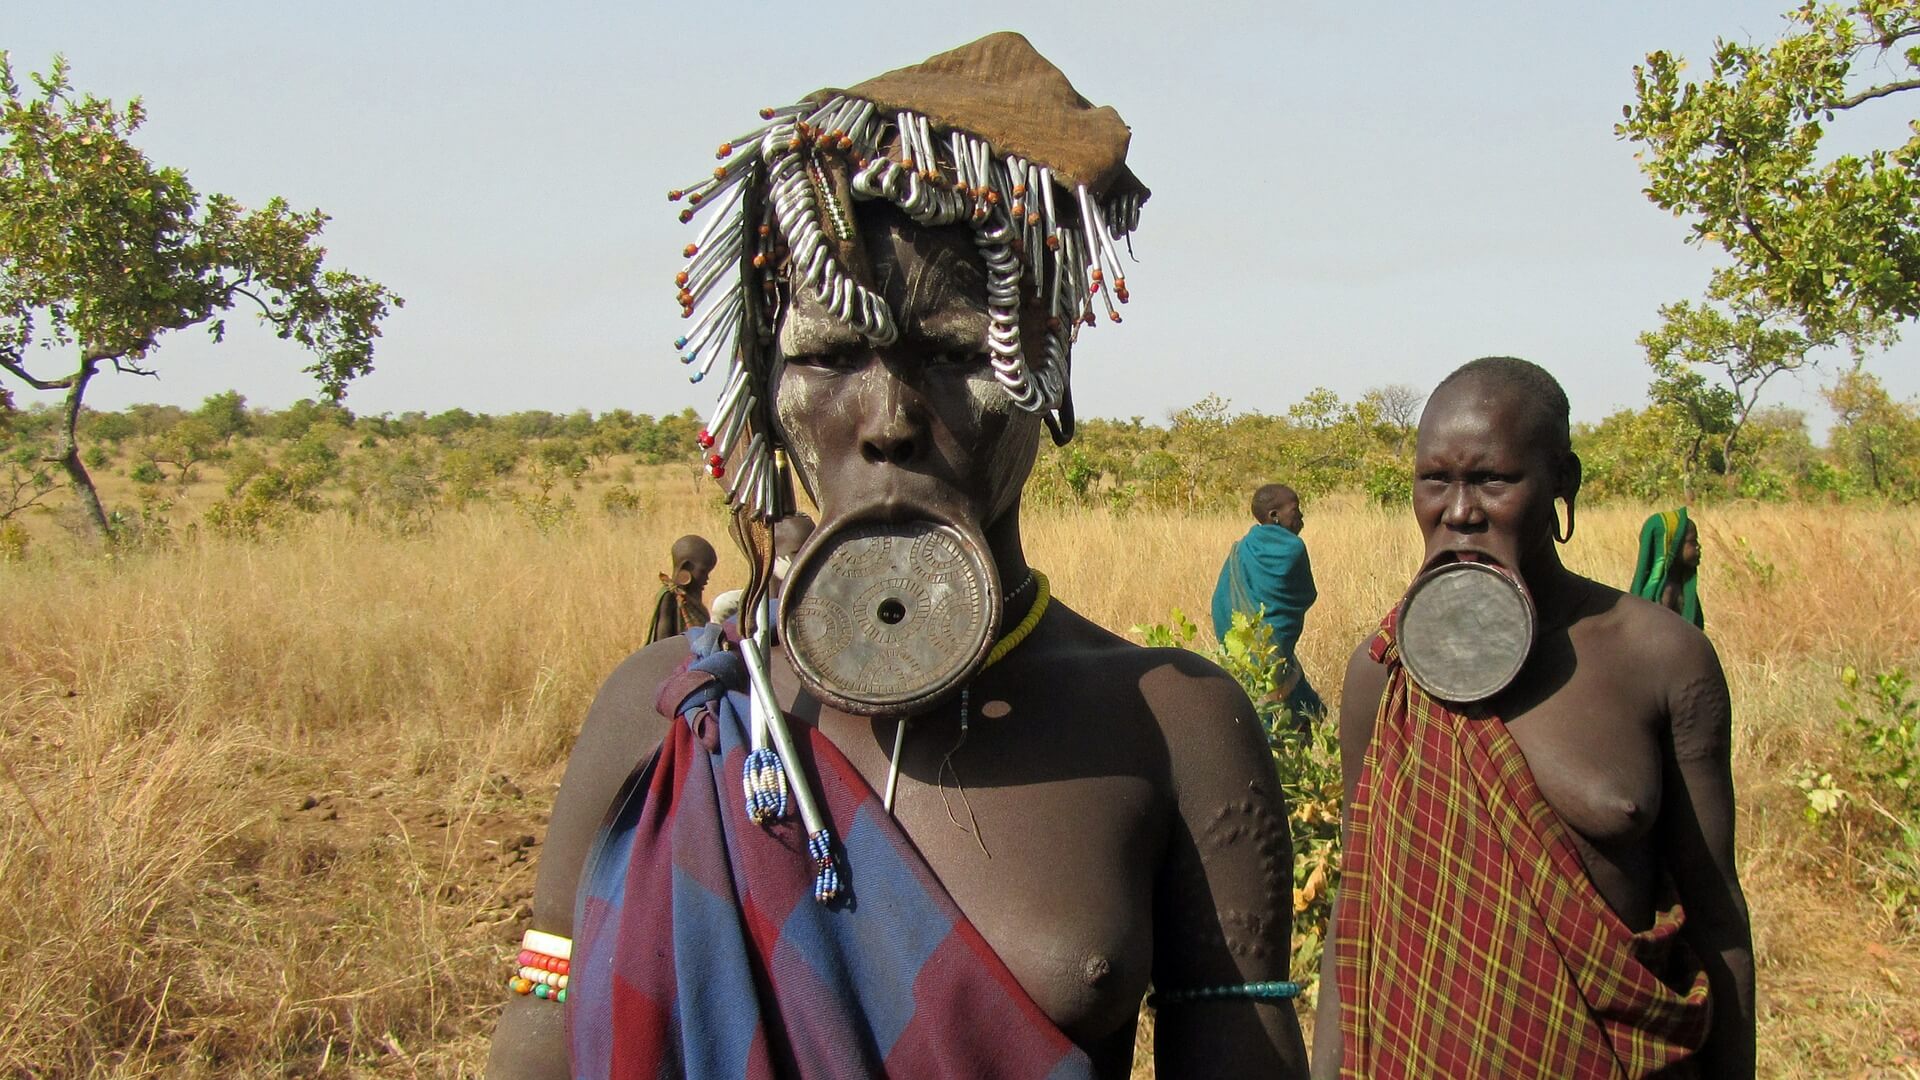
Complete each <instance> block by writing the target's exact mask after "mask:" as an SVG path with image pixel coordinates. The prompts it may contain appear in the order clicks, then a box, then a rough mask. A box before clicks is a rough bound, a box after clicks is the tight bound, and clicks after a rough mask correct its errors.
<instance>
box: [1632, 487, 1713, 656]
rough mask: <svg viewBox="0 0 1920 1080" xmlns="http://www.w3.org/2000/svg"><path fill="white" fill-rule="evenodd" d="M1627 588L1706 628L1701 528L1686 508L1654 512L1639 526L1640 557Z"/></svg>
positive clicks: (1636, 594)
mask: <svg viewBox="0 0 1920 1080" xmlns="http://www.w3.org/2000/svg"><path fill="white" fill-rule="evenodd" d="M1627 591H1628V592H1631V593H1632V594H1633V595H1635V596H1637V597H1639V598H1640V599H1642V600H1651V601H1653V602H1654V603H1656V604H1659V605H1660V606H1661V607H1663V608H1666V609H1668V610H1669V611H1674V612H1678V613H1679V615H1680V617H1681V618H1683V619H1685V620H1687V621H1688V622H1690V623H1692V624H1693V625H1695V626H1698V627H1700V628H1701V629H1705V628H1706V625H1707V619H1706V615H1705V614H1704V613H1702V612H1701V610H1700V529H1699V526H1697V525H1696V524H1695V523H1694V522H1693V520H1692V519H1691V518H1689V517H1688V516H1687V508H1686V507H1684V506H1682V507H1679V508H1677V509H1674V510H1666V511H1662V512H1661V513H1658V514H1654V515H1652V516H1650V517H1648V518H1647V520H1646V523H1645V524H1643V525H1641V526H1640V556H1639V558H1638V560H1637V561H1636V562H1635V563H1634V567H1633V584H1632V585H1630V586H1628V588H1627Z"/></svg>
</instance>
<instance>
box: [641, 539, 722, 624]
mask: <svg viewBox="0 0 1920 1080" xmlns="http://www.w3.org/2000/svg"><path fill="white" fill-rule="evenodd" d="M672 557H673V573H671V574H661V575H660V592H659V593H658V594H657V595H656V596H655V597H654V599H653V618H652V619H651V620H650V621H649V622H648V624H647V644H649V645H651V644H653V643H654V642H656V641H664V640H666V639H667V638H670V637H678V636H679V635H681V634H684V633H686V632H687V631H688V630H691V629H693V628H694V627H696V626H705V625H706V624H707V608H706V604H705V602H704V601H705V599H706V597H705V593H706V591H707V579H708V578H709V577H711V576H712V574H713V568H714V567H715V566H717V565H719V562H720V556H719V555H718V554H717V553H716V552H715V551H714V550H713V545H712V544H710V543H708V542H707V538H706V537H704V536H695V535H693V534H692V533H689V534H687V535H686V536H683V537H681V538H680V539H678V540H675V541H674V542H673V551H672Z"/></svg>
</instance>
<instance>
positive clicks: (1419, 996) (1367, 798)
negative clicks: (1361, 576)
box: [1334, 616, 1710, 1080]
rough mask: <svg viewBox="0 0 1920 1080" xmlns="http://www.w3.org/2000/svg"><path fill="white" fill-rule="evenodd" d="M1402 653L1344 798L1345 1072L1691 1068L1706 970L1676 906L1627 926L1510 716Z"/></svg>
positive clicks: (1703, 1030)
mask: <svg viewBox="0 0 1920 1080" xmlns="http://www.w3.org/2000/svg"><path fill="white" fill-rule="evenodd" d="M1372 655H1373V659H1374V660H1375V661H1376V662H1378V663H1382V664H1386V665H1388V667H1389V676H1388V681H1387V691H1386V694H1385V695H1384V696H1383V697H1382V698H1381V701H1380V711H1379V714H1378V716H1377V717H1376V718H1375V721H1374V731H1373V739H1372V742H1371V743H1370V744H1369V745H1368V747H1367V756H1366V763H1365V765H1364V766H1363V768H1362V771H1361V776H1360V784H1359V790H1357V791H1356V792H1354V799H1353V804H1352V806H1351V807H1350V808H1349V814H1350V817H1349V825H1348V828H1349V832H1348V837H1347V848H1346V853H1345V856H1344V859H1343V863H1342V877H1341V881H1340V894H1339V910H1338V911H1337V913H1336V915H1335V937H1334V948H1335V950H1336V952H1335V968H1336V971H1337V978H1338V980H1339V988H1340V1032H1341V1036H1342V1041H1343V1043H1344V1054H1345V1057H1344V1060H1343V1061H1342V1062H1341V1075H1342V1076H1343V1077H1361V1078H1370V1080H1392V1078H1398V1077H1419V1078H1423V1080H1424V1078H1428V1077H1449V1078H1456V1077H1543V1078H1545V1077H1551V1078H1553V1080H1584V1078H1588V1077H1591V1078H1594V1080H1602V1078H1609V1080H1610V1078H1616V1077H1643V1076H1666V1077H1673V1076H1690V1075H1694V1070H1693V1067H1692V1062H1691V1061H1690V1060H1689V1058H1691V1056H1692V1054H1693V1053H1694V1051H1696V1050H1698V1049H1699V1047H1700V1045H1701V1044H1702V1043H1703V1042H1704V1041H1705V1039H1706V1035H1707V1026H1708V1022H1709V1019H1710V1010H1709V1007H1708V1002H1707V977H1706V974H1705V973H1704V971H1702V969H1701V967H1700V964H1699V962H1698V960H1697V959H1696V958H1695V956H1694V955H1693V953H1692V951H1691V950H1690V949H1688V948H1687V946H1686V944H1685V943H1684V942H1683V941H1681V940H1680V937H1679V933H1680V927H1681V925H1682V922H1683V921H1684V915H1683V913H1682V912H1681V910H1680V907H1679V905H1677V904H1676V905H1674V906H1673V907H1672V908H1671V909H1669V910H1666V911H1663V912H1661V913H1659V915H1658V917H1657V918H1656V919H1655V922H1654V925H1653V926H1652V927H1651V928H1650V929H1648V930H1645V931H1643V932H1641V933H1638V934H1636V933H1633V932H1632V931H1630V930H1629V929H1628V928H1627V926H1626V924H1625V923H1624V922H1622V921H1621V919H1620V917H1619V916H1618V915H1616V914H1615V913H1614V912H1613V910H1612V909H1611V908H1609V907H1608V906H1607V903H1606V901H1605V899H1603V898H1602V897H1601V896H1600V894H1599V892H1598V891H1597V890H1596V889H1595V888H1594V887H1593V883H1592V881H1591V880H1590V879H1589V878H1588V877H1587V872H1586V867H1585V865H1584V864H1583V863H1582V862H1581V860H1580V854H1579V852H1578V851H1577V850H1575V848H1574V846H1573V841H1572V838H1571V836H1570V834H1569V832H1568V830H1567V826H1566V825H1565V824H1564V823H1562V822H1561V820H1560V817H1559V815H1557V814H1556V813H1555V812H1554V810H1553V808H1552V807H1550V806H1548V805H1547V801H1546V799H1544V798H1543V797H1542V796H1541V794H1540V789H1539V788H1538V787H1537V786H1535V784H1534V782H1533V774H1532V773H1531V772H1530V771H1529V770H1528V768H1527V762H1526V758H1525V757H1523V756H1522V755H1521V752H1520V748H1519V746H1518V745H1516V744H1515V743H1514V741H1513V737H1512V736H1511V735H1509V734H1508V733H1507V729H1506V725H1505V724H1504V723H1502V722H1501V721H1500V719H1499V718H1497V717H1494V716H1491V715H1488V714H1487V713H1486V711H1485V710H1484V709H1473V710H1470V712H1469V714H1467V715H1461V714H1459V713H1455V712H1453V711H1452V710H1450V709H1448V708H1446V707H1445V706H1443V705H1441V704H1440V703H1439V702H1436V701H1435V700H1433V699H1432V698H1430V697H1428V696H1427V694H1426V693H1425V692H1424V691H1422V690H1421V689H1420V688H1419V687H1418V686H1417V685H1415V684H1414V682H1413V680H1412V679H1410V678H1409V677H1408V676H1407V672H1406V669H1405V667H1403V666H1402V665H1401V663H1400V654H1399V649H1398V647H1397V645H1396V644H1395V642H1394V637H1393V619H1392V616H1389V617H1388V619H1387V620H1386V622H1384V623H1383V624H1382V627H1381V631H1380V634H1379V635H1378V636H1377V637H1375V638H1374V641H1373V650H1372Z"/></svg>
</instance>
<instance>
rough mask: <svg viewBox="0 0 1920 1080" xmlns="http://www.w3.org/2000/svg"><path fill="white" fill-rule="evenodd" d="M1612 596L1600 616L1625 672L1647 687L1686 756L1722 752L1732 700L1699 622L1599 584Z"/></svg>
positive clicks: (1605, 652)
mask: <svg viewBox="0 0 1920 1080" xmlns="http://www.w3.org/2000/svg"><path fill="white" fill-rule="evenodd" d="M1596 587H1597V588H1599V589H1602V590H1604V594H1605V595H1607V596H1608V597H1609V599H1611V600H1612V603H1611V604H1609V605H1608V606H1607V607H1606V609H1605V611H1604V613H1603V614H1602V615H1601V616H1600V624H1601V629H1602V630H1603V632H1604V633H1606V634H1607V636H1608V638H1609V646H1610V647H1609V648H1606V649H1602V650H1599V653H1600V655H1601V656H1612V657H1615V658H1616V659H1614V660H1613V662H1614V663H1615V664H1617V665H1619V668H1620V670H1621V672H1622V674H1623V675H1626V676H1629V677H1630V678H1631V680H1632V681H1633V682H1635V683H1637V684H1638V685H1640V686H1642V687H1644V688H1645V691H1646V693H1647V695H1648V696H1649V698H1650V705H1651V706H1652V708H1653V709H1654V710H1655V713H1656V715H1657V716H1658V717H1659V718H1660V719H1661V721H1662V722H1663V730H1664V732H1665V735H1666V738H1667V739H1668V740H1670V744H1671V746H1672V748H1673V753H1674V755H1675V756H1676V757H1677V758H1678V759H1680V760H1682V761H1686V760H1692V759H1700V758H1716V757H1724V756H1726V755H1727V753H1728V752H1729V748H1730V744H1731V739H1732V725H1733V704H1732V699H1731V696H1730V694H1729V692H1728V689H1727V676H1726V672H1725V671H1724V670H1723V669H1722V668H1721V666H1720V655H1719V653H1718V652H1717V651H1716V650H1715V649H1714V647H1713V642H1712V641H1711V640H1710V639H1708V637H1707V635H1706V634H1704V633H1702V632H1701V631H1700V629H1699V627H1696V626H1694V625H1693V624H1692V623H1690V622H1688V621H1687V620H1685V619H1683V618H1681V617H1680V616H1679V615H1677V614H1675V613H1674V612H1672V611H1670V610H1668V609H1667V608H1664V607H1662V606H1660V605H1659V604H1655V603H1652V602H1651V601H1648V600H1643V599H1641V598H1640V597H1637V596H1634V595H1631V594H1629V593H1622V592H1620V591H1619V590H1616V589H1612V588H1608V587H1607V586H1603V585H1596Z"/></svg>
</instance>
